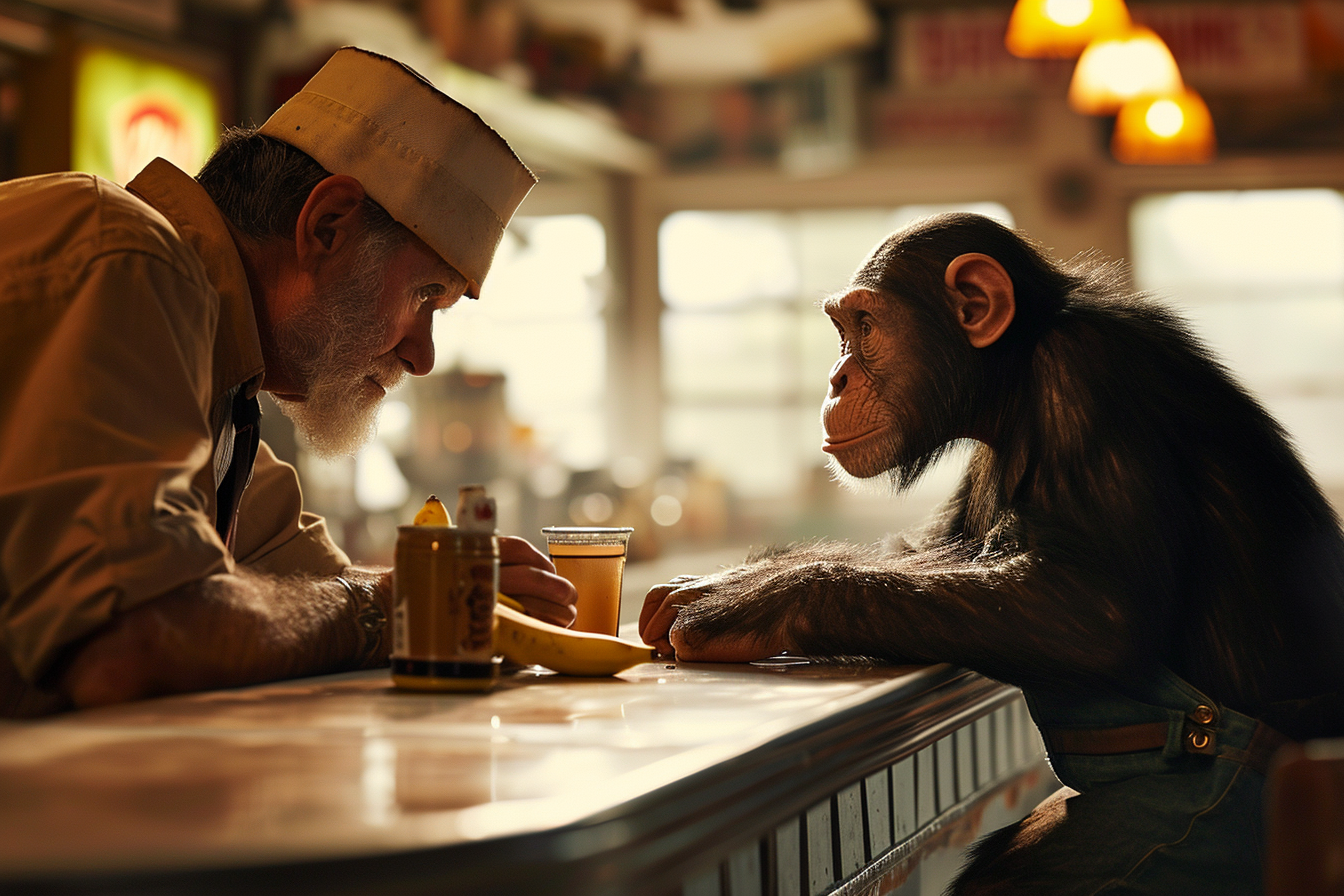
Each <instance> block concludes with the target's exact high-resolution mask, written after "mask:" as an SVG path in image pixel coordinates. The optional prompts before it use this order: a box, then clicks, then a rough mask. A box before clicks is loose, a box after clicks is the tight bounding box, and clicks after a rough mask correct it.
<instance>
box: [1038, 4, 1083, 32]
mask: <svg viewBox="0 0 1344 896" xmlns="http://www.w3.org/2000/svg"><path fill="white" fill-rule="evenodd" d="M1090 15H1092V0H1045V17H1046V18H1047V19H1049V20H1050V21H1052V22H1054V23H1055V24H1056V25H1063V26H1064V27H1066V28H1076V27H1078V26H1079V25H1081V24H1083V23H1084V22H1086V21H1087V17H1088V16H1090Z"/></svg>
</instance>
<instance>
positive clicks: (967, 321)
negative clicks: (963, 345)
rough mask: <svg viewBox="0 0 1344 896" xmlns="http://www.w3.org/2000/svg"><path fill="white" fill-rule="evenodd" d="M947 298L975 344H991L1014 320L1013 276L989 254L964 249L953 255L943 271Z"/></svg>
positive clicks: (970, 339)
mask: <svg viewBox="0 0 1344 896" xmlns="http://www.w3.org/2000/svg"><path fill="white" fill-rule="evenodd" d="M944 282H945V283H946V284H947V291H948V299H949V301H950V302H951V303H952V311H953V313H954V314H956V316H957V323H958V324H959V325H960V326H961V329H962V330H963V331H964V332H965V333H966V339H967V341H969V342H970V343H971V345H973V346H975V347H976V348H984V347H985V346H987V345H993V344H994V342H995V341H996V340H997V339H998V338H999V337H1000V336H1002V335H1003V331H1004V330H1006V329H1008V325H1009V324H1010V323H1012V322H1013V314H1014V313H1015V312H1016V310H1017V303H1016V300H1015V298H1014V295H1013V279H1012V278H1011V277H1009V276H1008V272H1007V271H1006V270H1004V269H1003V265H1001V264H999V263H998V262H997V261H995V260H994V259H993V258H990V257H989V256H988V255H984V254H982V253H980V252H967V253H966V254H965V255H958V256H957V257H956V258H954V259H952V261H951V263H950V264H948V266H947V273H946V274H945V275H944Z"/></svg>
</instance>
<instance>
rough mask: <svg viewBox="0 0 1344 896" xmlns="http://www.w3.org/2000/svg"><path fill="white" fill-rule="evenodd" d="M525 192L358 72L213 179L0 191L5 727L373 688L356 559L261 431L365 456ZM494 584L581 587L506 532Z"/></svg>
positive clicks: (569, 602) (300, 101) (247, 139)
mask: <svg viewBox="0 0 1344 896" xmlns="http://www.w3.org/2000/svg"><path fill="white" fill-rule="evenodd" d="M535 182H536V178H535V177H534V176H533V175H532V173H531V172H530V171H529V170H528V169H527V167H526V166H525V165H523V163H522V162H521V161H519V159H518V157H517V156H516V155H514V153H513V151H512V150H510V149H509V147H508V145H507V144H506V143H505V142H504V140H503V139H502V138H500V137H499V135H498V134H496V133H495V132H494V131H493V130H491V129H490V128H489V127H488V126H486V125H485V124H484V123H483V122H482V121H481V120H480V118H478V117H477V116H476V115H475V114H474V113H473V112H471V111H470V110H469V109H466V108H465V107H463V106H461V105H459V104H458V103H456V102H454V101H453V100H452V99H450V98H448V97H447V96H444V95H443V94H441V93H439V92H438V91H437V90H435V89H434V88H433V87H432V86H431V85H430V84H429V83H428V82H427V81H425V80H424V79H423V78H421V77H420V76H419V75H417V74H416V73H415V72H413V71H411V70H410V69H408V68H406V67H404V66H402V65H401V64H399V63H397V62H395V61H393V60H390V59H387V58H385V57H381V56H377V55H374V54H371V53H366V52H364V51H361V50H356V49H352V48H346V49H343V50H340V51H338V52H337V53H336V54H335V55H334V56H333V57H332V58H331V60H329V61H328V63H327V64H326V66H324V67H323V69H322V70H321V71H320V72H319V73H318V74H317V75H315V76H314V77H313V79H312V80H311V81H310V82H309V83H308V85H307V86H306V87H305V88H304V89H303V90H302V91H301V92H300V93H299V94H298V95H296V96H295V97H294V98H293V99H291V100H290V101H289V102H287V103H286V104H285V105H284V106H282V107H281V108H280V109H279V110H278V111H277V112H276V113H275V114H274V115H273V116H272V117H271V118H270V119H269V120H268V121H267V122H266V123H265V124H264V125H262V126H261V127H260V128H258V129H257V130H255V131H234V132H231V133H228V134H226V135H225V137H224V139H223V140H222V142H221V145H220V146H219V148H218V149H217V150H216V152H215V154H214V155H213V156H212V157H211V159H210V160H209V161H208V162H207V163H206V165H205V167H204V168H203V169H202V170H201V172H200V173H199V175H198V176H197V178H196V179H192V178H191V177H189V176H188V175H186V174H185V173H183V172H182V171H179V170H178V169H177V168H175V167H173V166H172V165H170V164H169V163H167V162H165V161H163V160H162V159H159V160H156V161H154V162H153V163H151V164H150V165H149V166H147V167H146V168H145V170H144V171H143V172H141V173H140V175H139V176H137V177H136V178H135V179H134V180H133V181H131V183H130V184H128V185H127V187H126V189H121V188H119V187H117V186H115V185H113V184H110V183H108V182H106V181H103V180H99V179H97V178H95V177H91V176H89V175H83V174H75V173H65V174H55V175H43V176H39V177H32V178H25V179H21V180H16V181H11V182H9V183H5V184H0V372H3V377H2V378H0V715H3V716H25V715H36V714H41V713H46V712H53V711H58V710H61V709H64V708H68V707H71V706H75V707H84V706H94V705H100V704H106V703H114V702H120V701H126V700H134V699H140V698H143V697H147V696H152V695H156V694H164V693H171V692H180V691H191V690H201V689H206V688H216V687H226V686H236V685H243V684H249V683H254V682H259V681H268V680H274V679H280V678H290V677H296V676H301V675H310V674H317V673H322V672H330V671H337V670H342V669H352V668H360V667H373V666H379V665H385V664H386V663H387V660H388V654H389V648H390V645H389V644H388V641H389V640H390V638H385V637H384V629H385V627H386V626H385V622H386V615H387V608H388V603H389V598H390V590H391V588H390V584H391V582H390V571H388V570H385V569H371V568H361V567H355V566H352V565H351V562H350V559H349V558H348V557H347V556H346V555H345V554H344V553H343V552H342V551H341V549H340V548H339V547H337V545H336V544H335V543H333V541H332V540H331V538H330V537H329V536H328V533H327V530H326V526H325V523H324V522H323V521H322V520H321V519H320V518H319V517H316V516H314V515H313V514H310V513H305V512H304V511H303V510H302V501H301V496H300V492H299V485H298V479H297V476H296V475H295V472H294V470H293V468H292V467H290V466H288V465H287V464H284V463H282V462H280V461H279V460H277V459H276V457H275V455H274V454H273V453H272V452H271V451H270V449H269V448H268V447H267V446H266V445H265V443H263V442H261V441H260V439H259V436H258V424H259V418H260V410H259V405H258V403H257V400H256V396H257V393H258V391H259V390H261V389H265V390H267V391H268V392H270V393H271V394H272V395H273V396H274V397H275V399H276V400H277V402H278V403H279V405H280V407H281V408H282V409H283V410H284V412H285V413H286V414H287V415H288V416H290V417H291V418H292V419H293V420H294V422H295V424H296V425H297V426H298V428H299V429H300V431H301V432H302V433H303V434H304V435H305V437H306V439H307V441H308V442H309V444H310V445H311V446H312V447H313V448H314V449H315V450H316V451H318V452H319V453H322V454H327V455H333V454H348V453H352V452H353V451H355V450H357V449H358V448H359V447H360V445H362V444H363V443H364V442H365V441H366V440H367V439H368V438H369V436H370V434H371V433H372V431H373V422H374V419H375V417H376V413H377V410H378V406H379V403H380V402H381V400H382V398H383V396H384V395H385V394H386V393H387V391H388V390H390V389H392V388H393V387H395V386H396V385H397V383H398V382H400V381H401V379H402V378H403V377H404V376H405V375H406V374H412V375H424V374H426V373H429V371H430V369H431V368H432V367H433V366H434V343H433V338H432V322H433V315H434V313H435V312H436V311H441V310H445V309H448V308H450V307H452V306H453V305H454V304H455V303H456V302H457V301H458V300H459V299H460V298H462V297H463V296H466V297H468V298H475V297H477V296H478V295H479V291H480V288H481V284H482V282H483V281H484V279H485V275H486V272H487V271H488V270H489V267H490V262H491V259H492V258H493V255H494V251H495V248H496V247H497V246H498V244H499V240H500V238H501V236H502V234H503V230H504V227H505V226H506V225H507V223H508V221H509V219H510V218H511V217H512V215H513V212H514V210H515V209H516V208H517V207H518V205H519V203H521V202H522V200H523V197H524V196H526V195H527V192H528V190H530V189H531V187H532V185H533V184H534V183H535ZM500 542H501V544H500V548H501V564H502V568H501V573H500V585H501V589H502V590H503V591H505V592H506V593H508V594H511V595H513V596H515V597H517V598H518V599H520V600H521V601H522V602H523V603H524V604H525V605H526V606H527V607H528V609H529V611H530V612H532V613H533V614H535V615H537V616H539V617H541V618H543V619H548V620H549V621H552V622H558V623H560V624H568V623H569V622H571V621H572V620H573V618H574V610H573V604H574V598H575V595H574V589H573V587H572V586H571V585H570V584H569V583H568V582H566V581H565V580H564V579H562V578H560V577H558V576H556V575H555V570H554V567H552V566H551V565H550V562H549V561H548V560H547V559H546V558H545V557H544V555H541V554H540V553H538V552H537V551H536V550H535V549H533V548H532V547H531V546H530V545H529V544H528V543H527V542H526V541H523V540H522V539H518V538H501V539H500Z"/></svg>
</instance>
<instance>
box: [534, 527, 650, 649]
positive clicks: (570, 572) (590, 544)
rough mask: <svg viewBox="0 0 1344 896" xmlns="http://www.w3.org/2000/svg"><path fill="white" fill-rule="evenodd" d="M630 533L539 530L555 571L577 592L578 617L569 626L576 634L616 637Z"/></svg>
mask: <svg viewBox="0 0 1344 896" xmlns="http://www.w3.org/2000/svg"><path fill="white" fill-rule="evenodd" d="M634 531H635V530H634V529H631V528H629V527H599V526H548V527H547V528H545V529H542V530H541V534H542V535H544V536H546V549H547V552H548V553H549V554H550V555H551V562H552V563H554V564H555V571H556V572H557V573H559V574H560V575H561V576H563V577H564V578H566V579H569V581H570V582H572V583H573V585H574V588H575V590H576V591H578V592H579V602H578V605H577V607H576V609H577V610H578V613H579V615H578V618H577V619H575V620H574V625H573V628H575V629H576V630H578V631H581V632H597V633H599V634H603V635H614V634H616V628H617V626H618V625H619V624H620V619H621V575H622V574H623V573H624V572H625V548H626V545H627V544H629V542H630V534H631V533H632V532H634Z"/></svg>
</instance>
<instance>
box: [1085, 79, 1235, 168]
mask: <svg viewBox="0 0 1344 896" xmlns="http://www.w3.org/2000/svg"><path fill="white" fill-rule="evenodd" d="M1216 149H1217V142H1216V140H1215V139H1214V135H1213V118H1212V116H1210V115H1209V107H1208V106H1207V105H1205V103H1204V100H1203V99H1202V98H1201V97H1200V95H1199V94H1197V93H1195V92H1194V91H1193V90H1188V89H1181V90H1179V91H1176V92H1174V93H1171V94H1166V95H1161V96H1144V97H1138V98H1136V99H1132V100H1130V101H1129V102H1127V103H1125V104H1124V105H1123V106H1122V107H1121V108H1120V113H1119V114H1118V115H1117V116H1116V118H1115V131H1114V132H1113V133H1112V135H1111V153H1112V154H1113V155H1114V156H1115V157H1116V159H1117V160H1119V161H1121V162H1124V163H1125V164H1127V165H1195V164H1199V163H1201V162H1207V161H1209V160H1210V159H1212V158H1213V155H1214V152H1215V151H1216Z"/></svg>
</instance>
